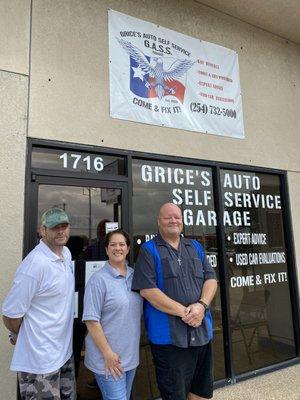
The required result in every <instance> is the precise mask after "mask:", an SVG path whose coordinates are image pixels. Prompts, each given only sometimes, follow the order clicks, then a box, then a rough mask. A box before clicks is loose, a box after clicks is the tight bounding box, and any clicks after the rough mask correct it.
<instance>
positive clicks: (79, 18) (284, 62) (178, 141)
mask: <svg viewBox="0 0 300 400" xmlns="http://www.w3.org/2000/svg"><path fill="white" fill-rule="evenodd" d="M108 8H111V9H113V10H117V11H120V12H124V13H127V14H129V15H132V16H135V17H137V18H142V19H145V20H147V21H150V22H154V23H157V24H160V25H162V26H164V27H167V28H170V29H173V30H177V31H180V32H182V33H184V34H187V35H191V36H193V37H197V38H200V39H203V40H206V41H210V42H213V43H217V44H220V45H222V46H225V47H229V48H231V49H233V50H236V51H237V52H238V54H239V65H240V80H241V88H242V93H243V111H244V124H245V132H246V138H245V139H244V140H238V139H232V138H226V137H220V136H215V135H204V134H201V133H196V132H188V131H181V130H178V129H170V128H161V127H158V126H151V125H146V124H139V123H134V122H129V121H121V120H117V119H112V118H110V117H109V81H108V34H107V32H108V27H107V9H108ZM32 12H33V18H32V20H33V23H32V47H31V81H30V99H31V100H30V108H29V131H28V134H29V136H31V137H38V138H44V139H54V140H63V141H69V142H75V143H84V144H93V145H99V146H101V145H102V146H107V147H112V148H124V149H130V150H138V151H145V152H149V153H162V154H168V155H175V156H176V155H178V156H183V157H192V158H197V159H208V160H218V161H224V162H234V163H241V164H248V165H255V166H262V167H270V168H279V169H284V170H287V171H290V172H293V174H294V175H295V176H297V174H299V173H300V157H299V149H300V135H299V131H300V91H299V87H300V46H299V45H296V44H293V43H290V42H288V41H285V40H283V39H281V38H279V37H277V36H275V35H272V34H270V33H267V32H265V31H263V30H261V29H258V28H255V27H253V26H251V25H248V24H245V23H243V22H241V21H239V20H236V19H234V18H232V17H230V16H228V15H224V14H222V13H220V12H218V11H214V10H212V9H209V8H207V7H205V6H202V5H200V4H198V3H195V2H193V1H184V2H182V1H178V0H165V1H161V0H153V1H151V2H141V1H139V0H128V1H126V2H124V1H117V0H110V1H108V0H106V1H105V0H102V1H95V0H85V1H82V0H64V1H63V2H58V3H56V6H55V7H54V6H53V1H52V0H43V1H41V0H34V1H33V11H32ZM149 138H151V140H149ZM157 143H159V146H158V145H157ZM293 182H295V184H296V186H297V181H296V179H294V180H293ZM290 189H291V192H292V196H291V204H292V206H293V207H294V208H295V207H296V203H297V198H296V197H293V196H294V194H296V187H294V186H293V184H292V185H290ZM295 235H296V236H295V241H296V244H297V245H296V248H297V251H298V252H299V250H298V247H299V245H298V243H299V242H300V234H299V232H298V231H295ZM298 265H299V264H298Z"/></svg>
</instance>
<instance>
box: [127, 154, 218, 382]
mask: <svg viewBox="0 0 300 400" xmlns="http://www.w3.org/2000/svg"><path fill="white" fill-rule="evenodd" d="M132 176H133V234H134V236H133V238H134V257H135V259H136V257H137V254H138V251H139V247H140V245H141V244H142V243H143V242H145V241H147V240H149V239H151V238H152V237H153V236H154V235H155V234H156V233H157V214H158V211H159V209H160V207H161V206H162V205H163V204H164V203H166V202H172V203H175V204H177V205H178V206H179V207H180V208H181V209H182V213H183V220H184V229H183V234H184V236H185V237H189V238H195V239H197V240H199V242H200V243H201V244H202V245H203V246H204V248H205V250H206V253H207V256H208V258H209V259H210V261H211V264H212V265H213V267H214V268H215V270H216V273H217V275H218V256H217V243H216V225H217V220H216V212H215V207H214V193H213V182H212V170H211V168H208V167H202V166H195V165H184V164H174V163H168V162H160V161H149V160H147V161H143V160H133V164H132ZM212 310H213V316H214V337H215V339H214V351H215V378H216V379H221V378H224V377H225V369H224V353H223V331H222V318H221V303H220V293H219V290H218V293H217V296H216V297H215V299H214V301H213V304H212ZM148 358H149V356H148ZM150 359H151V357H150ZM143 362H146V360H143V359H142V363H143ZM147 362H148V363H149V361H147ZM146 368H147V367H146ZM151 368H152V367H151Z"/></svg>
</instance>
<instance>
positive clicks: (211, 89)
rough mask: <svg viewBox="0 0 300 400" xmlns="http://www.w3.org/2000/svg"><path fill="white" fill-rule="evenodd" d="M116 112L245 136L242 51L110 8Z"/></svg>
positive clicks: (114, 114)
mask: <svg viewBox="0 0 300 400" xmlns="http://www.w3.org/2000/svg"><path fill="white" fill-rule="evenodd" d="M108 17H109V55H110V115H111V117H113V118H119V119H126V120H130V121H137V122H144V123H147V124H154V125H162V126H168V127H171V128H179V129H186V130H191V131H197V132H204V133H211V134H217V135H223V136H231V137H236V138H243V137H244V136H245V134H244V124H243V111H242V98H241V89H240V82H239V66H238V55H237V53H236V52H235V51H233V50H230V49H226V48H225V47H221V46H218V45H216V44H213V43H209V42H205V41H203V40H199V39H195V38H192V37H190V36H186V35H183V34H181V33H178V32H175V31H172V30H170V29H166V28H163V27H161V26H158V25H155V24H152V23H150V22H145V21H142V20H140V19H137V18H133V17H130V16H128V15H125V14H121V13H119V12H116V11H112V10H109V12H108Z"/></svg>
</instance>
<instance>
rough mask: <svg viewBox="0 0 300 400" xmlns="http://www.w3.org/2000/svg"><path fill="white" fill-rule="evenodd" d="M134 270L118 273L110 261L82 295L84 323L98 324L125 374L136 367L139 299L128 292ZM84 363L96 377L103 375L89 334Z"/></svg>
mask: <svg viewBox="0 0 300 400" xmlns="http://www.w3.org/2000/svg"><path fill="white" fill-rule="evenodd" d="M132 277H133V269H132V268H130V267H128V266H127V272H126V276H123V275H121V274H119V272H118V271H117V270H116V269H115V268H113V267H112V266H111V265H110V264H109V262H106V263H105V265H104V267H103V268H102V269H101V270H99V271H97V272H95V273H94V274H93V275H92V277H91V278H90V279H89V281H88V283H87V285H86V289H85V294H84V310H83V316H82V320H83V321H98V322H100V324H101V326H102V329H103V331H104V334H105V336H106V339H107V341H108V343H109V345H110V347H111V349H112V351H113V352H115V353H117V354H118V355H119V356H120V358H121V364H122V367H123V369H124V371H129V370H131V369H134V368H136V367H137V366H138V364H139V343H140V326H141V315H142V298H141V297H140V295H139V294H138V293H134V292H132V291H131V283H132ZM84 363H85V365H86V367H87V368H88V369H90V370H91V371H93V372H95V373H96V374H105V363H104V358H103V356H102V353H101V351H100V350H99V348H98V347H97V346H96V344H95V342H94V341H93V339H92V337H91V335H90V334H88V335H87V337H86V339H85V359H84Z"/></svg>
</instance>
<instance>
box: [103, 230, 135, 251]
mask: <svg viewBox="0 0 300 400" xmlns="http://www.w3.org/2000/svg"><path fill="white" fill-rule="evenodd" d="M116 234H119V235H123V236H124V238H125V242H126V244H127V246H128V247H129V246H130V238H129V235H128V233H127V232H126V231H123V229H121V228H120V229H116V230H115V231H111V232H108V233H107V234H106V235H105V239H104V245H105V247H108V245H109V242H110V239H111V237H112V236H113V235H116Z"/></svg>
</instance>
